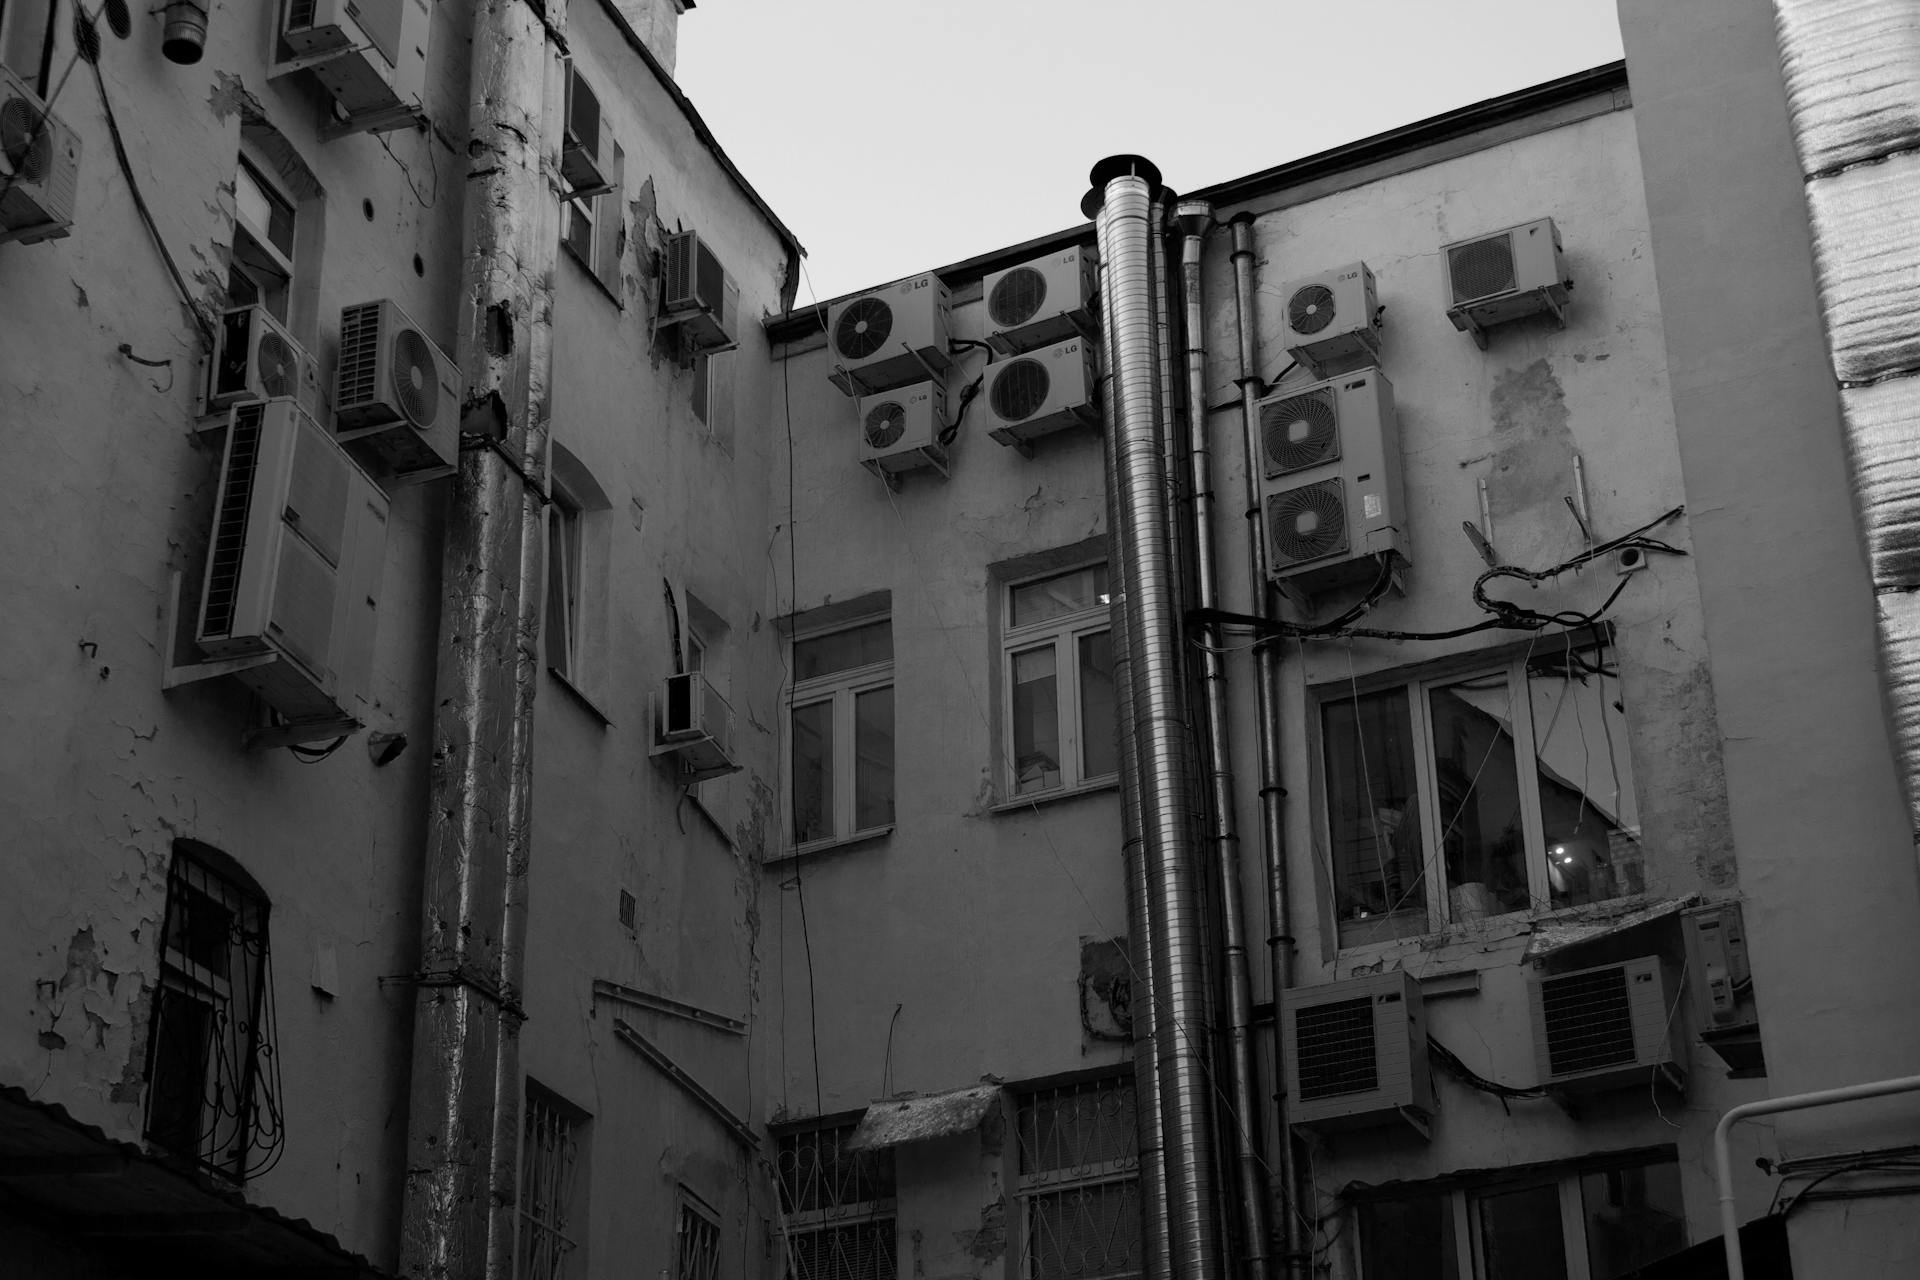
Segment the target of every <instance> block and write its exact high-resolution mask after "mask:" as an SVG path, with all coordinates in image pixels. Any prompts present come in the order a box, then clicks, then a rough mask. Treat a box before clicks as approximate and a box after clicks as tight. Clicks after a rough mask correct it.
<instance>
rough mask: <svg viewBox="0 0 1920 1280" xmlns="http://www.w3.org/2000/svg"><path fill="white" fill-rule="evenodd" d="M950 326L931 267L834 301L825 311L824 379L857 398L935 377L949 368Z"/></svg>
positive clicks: (947, 308) (949, 307)
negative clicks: (828, 367) (827, 362)
mask: <svg viewBox="0 0 1920 1280" xmlns="http://www.w3.org/2000/svg"><path fill="white" fill-rule="evenodd" d="M951 328H952V303H951V302H950V301H949V299H948V297H947V286H946V285H945V284H943V283H941V280H940V277H939V276H937V275H935V274H933V273H932V272H931V271H928V272H925V273H923V274H921V275H917V276H913V277H910V278H909V279H906V280H900V281H896V282H895V283H893V284H890V285H888V286H887V287H886V288H884V289H875V290H874V291H873V292H871V293H864V294H861V295H860V296H859V297H855V298H847V299H844V300H842V301H840V302H836V303H834V304H833V306H831V307H830V308H828V310H827V345H828V347H829V349H830V351H831V353H832V357H833V372H832V373H831V374H829V375H828V378H829V380H830V381H831V382H832V383H833V385H834V386H836V387H838V388H840V390H841V391H843V392H845V393H846V394H847V395H850V396H856V397H858V396H867V395H872V394H873V393H874V392H876V391H891V390H893V389H894V388H895V387H904V386H908V385H910V384H912V383H915V382H925V381H926V380H927V379H929V378H932V379H934V380H936V381H937V380H938V379H939V378H940V377H941V375H943V374H945V373H946V372H947V370H948V369H950V368H952V367H953V356H952V355H951V354H950V353H949V352H948V351H947V335H948V332H949V331H950V329H951Z"/></svg>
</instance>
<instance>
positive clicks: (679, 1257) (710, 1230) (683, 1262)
mask: <svg viewBox="0 0 1920 1280" xmlns="http://www.w3.org/2000/svg"><path fill="white" fill-rule="evenodd" d="M690 1225H691V1226H693V1227H695V1228H696V1229H697V1228H704V1229H705V1230H704V1235H705V1243H703V1244H696V1247H697V1248H702V1249H703V1251H704V1255H705V1256H704V1257H702V1256H699V1255H695V1256H693V1257H689V1256H688V1254H687V1241H688V1238H689V1237H691V1236H693V1235H695V1234H696V1233H697V1232H696V1230H689V1227H690ZM673 1274H674V1277H675V1280H718V1277H719V1275H720V1215H719V1214H718V1213H717V1212H715V1211H714V1209H713V1207H712V1206H711V1205H709V1204H708V1203H707V1202H706V1201H705V1200H702V1199H701V1198H700V1197H699V1196H697V1195H695V1194H694V1193H693V1192H692V1191H691V1190H689V1189H688V1188H687V1187H685V1186H682V1187H681V1188H680V1194H679V1195H678V1196H677V1197H675V1208H674V1220H673Z"/></svg>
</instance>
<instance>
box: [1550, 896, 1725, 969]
mask: <svg viewBox="0 0 1920 1280" xmlns="http://www.w3.org/2000/svg"><path fill="white" fill-rule="evenodd" d="M1699 902H1700V898H1699V895H1697V894H1695V895H1692V896H1690V897H1685V898H1670V899H1667V900H1666V901H1664V902H1652V903H1643V904H1641V905H1639V906H1637V907H1634V908H1632V909H1631V910H1628V911H1624V912H1621V911H1615V912H1612V913H1609V914H1606V915H1601V916H1593V915H1582V916H1579V917H1575V918H1571V919H1559V920H1538V921H1535V922H1534V926H1533V937H1531V938H1530V939H1528V940H1527V950H1526V954H1525V955H1523V956H1522V957H1521V959H1522V960H1544V959H1546V958H1547V957H1548V956H1551V955H1555V954H1557V953H1559V952H1562V951H1565V950H1567V949H1568V948H1569V947H1579V946H1585V945H1586V944H1587V943H1589V942H1598V941H1599V940H1600V939H1602V938H1611V937H1612V936H1614V935H1615V934H1617V933H1622V932H1625V931H1626V930H1628V929H1637V928H1639V927H1640V926H1641V925H1644V924H1652V923H1653V922H1654V921H1656V920H1664V919H1665V918H1666V917H1668V916H1671V915H1675V914H1678V913H1679V912H1682V911H1685V910H1686V909H1687V908H1688V907H1692V906H1697V905H1699Z"/></svg>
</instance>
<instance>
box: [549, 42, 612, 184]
mask: <svg viewBox="0 0 1920 1280" xmlns="http://www.w3.org/2000/svg"><path fill="white" fill-rule="evenodd" d="M566 121H567V128H566V136H565V138H564V140H563V141H562V143H561V147H560V176H561V177H563V178H565V179H566V180H567V186H568V187H569V188H570V190H569V191H568V195H570V196H575V197H578V196H593V195H599V194H600V193H601V192H603V191H607V190H610V189H611V187H610V184H609V183H608V181H607V177H606V174H607V173H608V171H609V170H608V168H607V166H606V165H605V164H604V163H602V161H601V158H600V95H598V94H596V93H595V92H594V91H593V86H592V85H590V84H588V83H587V82H586V80H585V79H584V78H582V76H581V75H580V72H579V69H578V68H576V67H575V66H574V65H573V64H572V63H571V62H569V63H568V64H567V105H566Z"/></svg>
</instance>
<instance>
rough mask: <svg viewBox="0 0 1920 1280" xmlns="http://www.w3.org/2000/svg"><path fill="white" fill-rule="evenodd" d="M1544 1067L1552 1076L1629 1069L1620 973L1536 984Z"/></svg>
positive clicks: (1629, 1036)
mask: <svg viewBox="0 0 1920 1280" xmlns="http://www.w3.org/2000/svg"><path fill="white" fill-rule="evenodd" d="M1540 1006H1541V1013H1542V1015H1543V1020H1544V1021H1545V1023H1546V1029H1547V1062H1548V1065H1549V1067H1550V1069H1551V1070H1552V1073H1553V1074H1554V1075H1556V1076H1566V1075H1575V1074H1578V1073H1580V1072H1584V1071H1594V1070H1599V1069H1601V1068H1605V1067H1617V1066H1622V1065H1628V1064H1631V1063H1632V1062H1633V1061H1634V1058H1635V1052H1634V1045H1633V1011H1632V1008H1631V1004H1630V1001H1629V1000H1628V996H1627V972H1626V970H1625V969H1621V968H1612V969H1598V970H1594V971H1593V972H1591V973H1571V974H1568V975H1566V976H1565V977H1562V978H1549V979H1547V980H1546V981H1545V982H1542V983H1541V984H1540Z"/></svg>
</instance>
